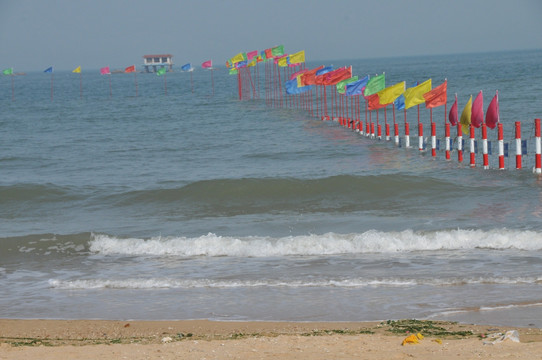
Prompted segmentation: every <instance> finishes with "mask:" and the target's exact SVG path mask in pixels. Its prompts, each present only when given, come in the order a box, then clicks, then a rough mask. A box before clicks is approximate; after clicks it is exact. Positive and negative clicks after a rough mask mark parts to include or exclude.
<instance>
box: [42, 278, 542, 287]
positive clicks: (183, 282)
mask: <svg viewBox="0 0 542 360" xmlns="http://www.w3.org/2000/svg"><path fill="white" fill-rule="evenodd" d="M540 283H542V277H518V278H508V277H504V278H499V277H487V278H453V279H434V278H431V279H427V278H421V279H420V278H410V279H405V278H384V279H363V278H351V279H350V278H349V279H322V280H311V281H306V280H296V279H292V280H274V279H259V280H218V279H155V278H152V279H123V280H112V279H79V280H59V279H50V280H49V286H50V287H51V288H55V289H64V290H85V289H188V288H192V289H193V288H221V289H227V288H255V287H289V288H302V287H323V288H328V287H337V288H362V287H408V286H424V285H425V286H462V285H469V284H506V285H514V284H521V285H527V284H540Z"/></svg>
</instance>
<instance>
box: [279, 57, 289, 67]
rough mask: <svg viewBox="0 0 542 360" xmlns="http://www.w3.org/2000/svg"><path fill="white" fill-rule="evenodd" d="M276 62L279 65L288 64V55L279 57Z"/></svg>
mask: <svg viewBox="0 0 542 360" xmlns="http://www.w3.org/2000/svg"><path fill="white" fill-rule="evenodd" d="M277 64H279V66H280V67H285V66H288V56H285V57H281V58H280V59H279V60H278V61H277Z"/></svg>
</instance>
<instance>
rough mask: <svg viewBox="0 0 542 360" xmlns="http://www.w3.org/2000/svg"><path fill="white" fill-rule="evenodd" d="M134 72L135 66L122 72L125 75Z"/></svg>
mask: <svg viewBox="0 0 542 360" xmlns="http://www.w3.org/2000/svg"><path fill="white" fill-rule="evenodd" d="M135 71H136V69H135V65H132V66H128V67H127V68H126V69H124V72H125V73H133V72H135Z"/></svg>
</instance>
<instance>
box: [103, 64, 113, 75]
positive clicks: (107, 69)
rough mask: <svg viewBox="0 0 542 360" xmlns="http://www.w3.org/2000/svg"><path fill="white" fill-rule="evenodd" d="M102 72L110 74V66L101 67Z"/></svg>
mask: <svg viewBox="0 0 542 360" xmlns="http://www.w3.org/2000/svg"><path fill="white" fill-rule="evenodd" d="M100 74H102V75H109V74H111V72H110V71H109V66H106V67H103V68H101V69H100Z"/></svg>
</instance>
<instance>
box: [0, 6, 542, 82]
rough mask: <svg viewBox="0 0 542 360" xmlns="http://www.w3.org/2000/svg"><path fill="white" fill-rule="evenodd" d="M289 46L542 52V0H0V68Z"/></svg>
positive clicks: (118, 64)
mask: <svg viewBox="0 0 542 360" xmlns="http://www.w3.org/2000/svg"><path fill="white" fill-rule="evenodd" d="M276 45H284V49H285V52H286V53H294V52H297V51H300V50H305V54H306V59H307V61H311V60H314V61H317V60H332V59H363V58H380V57H400V56H416V55H442V54H455V53H472V52H488V51H507V50H523V49H540V48H542V1H541V0H448V1H442V0H371V1H368V0H335V1H331V0H327V1H324V0H311V1H309V0H306V1H301V0H268V1H260V0H177V1H174V0H153V1H150V0H0V70H1V69H6V68H10V67H13V68H14V71H16V72H17V71H39V70H44V69H46V68H48V67H49V66H54V68H55V70H73V69H75V68H76V67H77V66H79V65H80V66H81V67H82V69H83V70H84V69H98V68H100V67H104V66H110V67H111V69H117V68H118V69H124V68H125V67H127V66H129V65H132V64H135V65H138V66H139V65H142V63H143V55H145V54H172V55H173V61H174V63H175V64H176V66H179V67H180V66H181V65H183V64H186V63H191V64H192V65H193V66H199V65H200V64H201V63H202V62H204V61H206V60H210V59H211V60H213V65H214V66H215V67H217V66H223V65H224V64H225V61H226V60H228V59H229V58H231V57H232V56H234V55H235V54H237V53H239V52H247V51H252V50H259V51H261V50H264V49H266V48H270V47H273V46H276Z"/></svg>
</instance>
